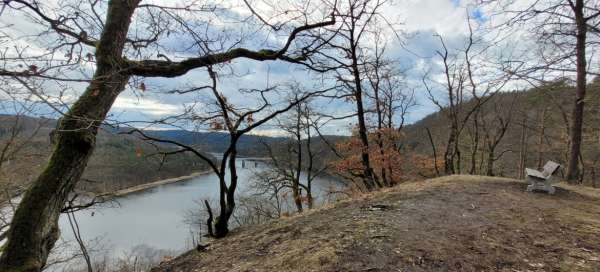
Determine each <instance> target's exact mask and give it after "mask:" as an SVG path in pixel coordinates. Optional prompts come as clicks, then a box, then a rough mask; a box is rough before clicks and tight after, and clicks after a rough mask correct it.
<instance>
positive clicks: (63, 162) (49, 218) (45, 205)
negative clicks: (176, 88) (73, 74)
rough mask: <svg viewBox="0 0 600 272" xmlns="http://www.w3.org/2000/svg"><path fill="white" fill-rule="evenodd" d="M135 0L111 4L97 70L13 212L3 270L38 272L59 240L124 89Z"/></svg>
mask: <svg viewBox="0 0 600 272" xmlns="http://www.w3.org/2000/svg"><path fill="white" fill-rule="evenodd" d="M138 2H139V1H138V0H130V1H111V2H110V3H109V7H108V13H107V19H106V25H105V28H104V31H103V33H102V36H101V39H100V42H99V44H98V47H97V50H96V60H97V70H96V73H95V74H94V77H93V80H92V82H91V83H90V85H89V86H88V87H87V89H86V91H85V92H84V93H83V95H82V96H81V97H80V98H79V99H78V100H77V102H75V104H74V105H73V106H72V107H71V109H70V110H69V112H67V113H66V115H65V116H64V117H63V118H62V119H61V121H60V122H59V124H58V127H57V133H56V134H55V137H56V138H55V140H56V145H55V147H54V151H53V153H52V156H51V157H50V161H49V162H48V165H47V166H46V168H45V169H44V171H43V172H42V173H41V174H40V176H39V177H38V179H37V180H36V181H35V182H34V183H33V184H32V186H31V188H30V189H29V190H28V191H27V192H26V193H25V195H24V197H23V199H22V200H21V203H20V204H19V207H18V208H17V210H16V212H15V215H14V218H13V220H12V223H11V228H10V230H9V232H8V240H7V242H6V245H5V247H4V250H3V251H2V256H1V257H0V270H1V271H19V272H21V271H27V272H29V271H31V272H33V271H41V270H42V268H43V267H44V266H45V264H46V260H47V258H48V254H49V252H50V250H51V249H52V247H53V246H54V243H55V242H56V240H57V239H58V237H59V233H60V231H59V229H58V218H59V216H60V211H61V209H62V208H63V205H64V203H65V201H66V199H67V196H68V194H69V193H70V192H71V191H72V190H73V188H74V187H75V185H76V184H77V182H78V181H79V178H80V177H81V174H82V172H83V170H84V168H85V166H86V164H87V162H88V160H89V158H90V155H91V154H92V151H93V150H94V146H95V143H96V134H97V132H98V127H99V125H100V123H101V122H102V121H103V120H104V118H105V117H106V114H107V113H108V111H109V110H110V108H111V106H112V104H113V102H114V101H115V99H116V98H117V96H118V95H119V93H120V92H121V91H122V90H123V89H124V88H125V85H126V84H127V81H128V79H129V77H128V76H124V75H121V74H120V73H119V70H120V69H119V67H118V63H119V60H120V57H121V55H122V51H123V47H124V44H125V38H126V36H127V29H128V28H129V24H130V22H131V16H132V14H133V12H134V11H135V8H136V7H137V4H138Z"/></svg>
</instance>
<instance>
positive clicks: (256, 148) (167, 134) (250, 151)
mask: <svg viewBox="0 0 600 272" xmlns="http://www.w3.org/2000/svg"><path fill="white" fill-rule="evenodd" d="M145 133H146V134H148V135H151V136H154V137H157V138H161V139H170V140H174V141H177V142H180V143H183V144H186V145H193V146H196V147H199V148H200V149H201V150H204V151H205V152H214V153H221V152H223V151H225V149H227V147H228V145H229V134H228V133H225V132H196V131H186V130H146V131H145ZM283 141H285V138H282V137H267V136H257V135H249V134H247V135H242V137H240V139H239V141H238V144H237V148H238V154H239V155H240V156H248V157H254V156H256V157H262V156H266V155H267V151H266V149H265V148H264V145H263V143H267V144H276V143H281V142H283Z"/></svg>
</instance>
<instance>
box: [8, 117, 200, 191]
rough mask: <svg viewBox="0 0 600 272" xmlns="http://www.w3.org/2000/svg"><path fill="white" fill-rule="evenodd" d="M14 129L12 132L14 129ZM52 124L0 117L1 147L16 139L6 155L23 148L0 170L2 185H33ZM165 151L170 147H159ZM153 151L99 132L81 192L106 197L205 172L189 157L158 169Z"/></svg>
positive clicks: (173, 159)
mask: <svg viewBox="0 0 600 272" xmlns="http://www.w3.org/2000/svg"><path fill="white" fill-rule="evenodd" d="M15 124H16V126H15ZM55 126H56V120H52V119H41V118H33V117H27V116H21V117H19V119H18V120H17V119H16V117H15V116H11V115H0V147H2V148H3V147H4V146H6V142H7V141H8V140H10V138H11V133H12V132H13V131H17V132H18V134H17V136H16V137H15V139H14V143H13V144H12V145H9V146H10V148H9V151H10V150H11V149H12V148H14V147H17V146H19V145H21V144H24V145H23V146H24V147H23V148H22V149H21V150H19V152H17V153H16V154H15V155H14V156H12V157H11V158H9V159H8V160H6V161H5V162H4V163H3V165H2V169H0V170H1V171H0V173H1V175H0V182H1V183H0V184H2V183H4V184H10V185H9V186H10V187H12V188H21V189H23V187H25V186H27V185H28V184H29V183H31V182H32V181H33V180H34V179H35V178H36V177H37V176H38V175H39V173H40V172H41V171H42V169H43V168H44V167H45V165H46V163H47V161H48V158H49V155H50V154H51V151H52V150H51V149H52V146H51V144H50V136H49V134H50V132H51V131H52V130H53V129H54V128H55ZM162 148H165V149H166V150H169V149H172V147H168V146H162ZM155 153H156V149H155V148H154V146H152V145H150V144H148V143H146V142H144V141H141V140H139V139H138V138H136V137H135V136H133V135H123V134H118V133H115V131H112V130H100V132H99V134H98V138H97V148H96V149H95V150H94V153H93V155H92V157H91V159H90V162H89V163H88V166H87V167H86V169H85V171H84V174H83V177H82V181H81V182H80V183H79V184H78V189H79V190H85V191H92V192H108V191H114V190H119V189H123V188H126V187H130V186H135V185H139V184H143V183H148V182H152V181H156V180H160V179H166V178H172V177H178V176H183V175H188V174H190V173H192V172H198V171H203V170H206V169H207V168H208V167H207V164H206V163H204V162H203V161H201V160H199V159H198V158H196V157H195V156H193V155H192V154H176V155H173V156H169V157H167V158H166V160H165V161H164V163H161V160H162V158H161V157H160V156H152V154H155Z"/></svg>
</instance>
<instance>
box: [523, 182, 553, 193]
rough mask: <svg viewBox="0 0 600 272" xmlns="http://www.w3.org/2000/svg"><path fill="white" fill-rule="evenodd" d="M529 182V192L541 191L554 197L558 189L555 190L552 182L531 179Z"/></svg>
mask: <svg viewBox="0 0 600 272" xmlns="http://www.w3.org/2000/svg"><path fill="white" fill-rule="evenodd" d="M528 181H529V183H530V184H529V185H527V192H532V191H534V190H539V191H544V192H547V193H549V194H551V195H553V194H554V193H555V192H556V189H555V188H554V186H552V184H551V183H550V180H546V181H538V180H535V179H531V178H530V179H528Z"/></svg>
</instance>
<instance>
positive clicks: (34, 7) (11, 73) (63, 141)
mask: <svg viewBox="0 0 600 272" xmlns="http://www.w3.org/2000/svg"><path fill="white" fill-rule="evenodd" d="M2 5H3V6H2V9H3V11H4V12H7V10H6V9H10V10H9V11H10V12H14V13H16V14H23V15H24V16H26V17H28V18H30V19H31V20H33V21H34V22H35V23H37V24H39V25H40V26H43V27H44V28H45V29H44V30H42V31H40V33H41V34H40V35H46V36H48V37H51V38H52V39H51V40H54V41H55V42H54V43H55V44H49V45H42V46H45V48H46V49H47V50H45V51H44V53H43V54H41V55H38V56H35V57H27V56H24V55H18V54H15V55H13V56H11V57H9V58H5V60H6V62H5V64H6V65H4V66H3V67H2V68H1V69H0V76H2V77H5V78H10V79H14V80H17V81H19V80H20V82H21V83H24V84H25V83H27V81H28V79H33V78H37V79H48V80H56V81H75V82H84V83H88V84H89V85H88V86H87V88H86V90H85V91H84V92H83V93H82V94H81V95H80V96H79V97H78V99H77V101H75V102H74V103H73V104H72V105H69V106H68V110H66V111H64V112H63V113H64V114H63V117H62V118H61V120H60V122H59V124H58V127H57V128H56V133H54V137H53V139H54V141H53V142H54V143H55V145H54V151H53V153H52V155H51V157H50V160H49V162H48V165H47V166H46V168H45V169H44V171H43V172H42V173H41V175H40V176H39V177H38V179H37V180H36V181H35V182H34V183H33V185H32V186H31V187H30V188H29V190H28V191H27V192H26V193H25V195H24V196H23V199H22V201H21V203H20V204H19V207H18V208H17V210H16V212H15V215H14V217H13V220H12V223H11V227H10V230H9V232H8V239H7V242H6V244H5V246H4V249H3V251H2V256H1V257H0V267H2V268H3V269H6V270H9V271H11V270H15V271H40V270H41V268H42V267H44V265H45V263H46V260H47V257H48V253H49V252H50V250H51V249H52V247H53V245H54V243H55V241H56V240H57V238H58V236H59V229H58V225H57V222H58V217H59V214H60V211H61V209H62V207H63V205H64V203H65V200H66V199H67V197H68V195H69V193H70V192H71V191H72V190H73V189H74V187H75V185H76V184H77V182H78V181H79V179H80V177H81V175H82V172H83V170H84V168H85V166H86V164H87V162H88V161H89V158H90V155H91V154H92V151H93V150H94V146H95V139H96V135H97V133H98V128H99V125H100V124H101V123H102V122H103V121H104V119H105V118H106V116H107V113H108V111H109V110H110V108H111V106H112V104H113V103H114V101H115V99H116V98H117V97H118V96H119V94H120V93H121V92H122V91H123V90H125V88H126V86H127V84H128V83H129V82H130V79H131V78H132V77H166V78H172V77H177V76H181V75H184V74H186V73H187V72H189V71H191V70H193V69H197V68H200V67H207V66H210V65H215V64H219V63H225V62H229V61H232V60H235V59H238V58H247V59H251V60H257V61H267V60H287V61H292V62H297V61H300V60H302V59H304V58H305V57H306V56H305V55H306V54H308V53H309V52H310V51H311V47H310V46H309V47H303V48H297V47H293V44H294V40H296V38H297V37H298V35H299V34H300V33H302V32H304V31H307V30H310V29H314V28H320V27H324V26H327V25H332V24H334V23H335V22H334V21H333V20H326V21H319V22H316V23H309V22H307V21H305V23H304V24H301V25H300V26H297V27H286V28H285V29H284V30H282V31H287V33H288V38H287V39H286V40H285V42H283V44H281V45H280V47H279V48H277V49H275V50H274V49H271V48H265V49H261V50H251V49H246V48H234V47H233V46H235V45H236V44H239V43H238V42H234V43H233V44H234V45H233V46H232V47H229V48H227V47H222V48H221V49H220V50H218V52H216V53H214V50H212V51H207V50H204V49H206V48H205V47H204V46H205V45H206V44H207V43H208V42H210V40H211V39H210V37H208V36H207V37H205V36H201V35H197V34H198V32H197V31H196V30H195V28H196V27H195V26H194V25H193V22H200V23H198V25H200V27H198V28H199V29H205V27H204V28H202V26H206V21H204V22H205V23H204V24H202V19H201V16H198V15H199V14H216V13H215V9H214V8H207V7H205V6H202V5H200V4H197V3H195V2H193V3H191V4H186V5H183V6H174V7H168V6H159V5H154V4H141V3H140V0H126V1H117V0H113V1H109V2H108V3H106V2H103V1H87V2H80V1H73V2H70V1H64V2H63V3H60V4H58V5H52V6H51V5H45V4H44V3H43V2H41V1H25V0H14V1H4V2H3V4H2ZM135 13H139V14H140V15H142V14H146V15H147V16H137V17H136V20H139V21H137V22H138V23H139V24H138V25H137V26H136V27H139V26H140V25H141V26H142V27H141V28H140V31H132V32H131V33H129V30H130V28H131V26H132V20H133V18H134V14H135ZM179 13H187V14H189V15H191V17H192V18H193V19H191V21H186V20H183V18H185V16H182V15H181V14H179ZM101 14H103V15H104V18H103V16H101ZM172 25H177V26H178V27H179V28H178V29H179V31H180V33H183V34H184V35H182V36H186V35H187V37H190V38H191V39H192V40H194V45H195V49H197V50H194V51H196V52H197V54H198V55H196V56H191V57H186V58H183V59H173V58H174V57H173V56H172V55H171V56H168V55H167V54H161V53H159V54H158V57H159V58H160V59H153V57H152V55H154V54H156V53H155V52H156V51H153V50H146V49H148V48H151V49H158V48H164V47H161V45H160V43H159V41H161V39H164V38H166V37H167V36H168V35H172V32H171V31H168V29H171V28H172V27H171V26H172ZM145 26H147V28H144V27H145ZM141 29H145V30H144V31H141ZM207 35H209V34H208V33H207ZM293 49H298V50H297V51H295V50H293ZM291 51H295V52H296V53H294V52H291ZM149 52H153V53H149ZM17 53H18V52H17ZM151 54H152V55H151ZM58 56H66V57H60V58H58ZM57 59H59V60H58V61H57ZM34 60H35V61H36V62H35V64H34V63H32V61H34ZM84 62H85V64H90V65H93V67H94V68H95V71H94V74H93V76H91V77H90V78H83V79H81V78H77V77H76V76H74V71H76V70H77V69H78V68H77V67H79V68H82V67H84V66H85V65H82V63H84ZM142 83H143V82H142ZM142 86H145V85H141V84H140V85H139V88H140V89H144V88H145V87H144V88H143V87H142ZM232 151H233V153H235V151H234V150H232ZM233 157H235V156H233ZM233 171H234V170H233ZM230 208H232V207H229V208H227V207H222V209H223V210H224V213H225V214H226V213H229V209H230ZM217 221H218V220H217ZM221 224H223V223H221ZM225 227H226V226H225ZM224 230H226V228H220V229H219V231H224ZM220 234H222V233H220Z"/></svg>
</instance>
